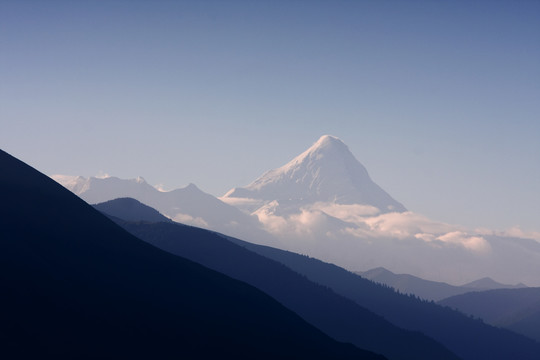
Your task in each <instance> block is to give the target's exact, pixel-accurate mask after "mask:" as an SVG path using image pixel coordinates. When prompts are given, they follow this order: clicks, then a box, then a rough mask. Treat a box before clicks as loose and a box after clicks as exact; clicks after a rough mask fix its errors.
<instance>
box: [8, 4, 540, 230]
mask: <svg viewBox="0 0 540 360" xmlns="http://www.w3.org/2000/svg"><path fill="white" fill-rule="evenodd" d="M539 18H540V3H538V2H534V1H521V2H515V1H498V2H482V1H479V2H474V3H473V4H471V3H469V2H448V3H441V2H427V1H426V2H421V1H419V2H407V3H403V2H397V1H396V2H392V1H385V2H372V1H366V2H360V1H358V2H313V1H309V2H308V1H305V2H304V1H295V2H289V1H283V2H281V1H268V2H265V1H257V2H250V1H245V2H244V1H228V2H218V1H215V2H213V1H208V2H206V1H205V2H200V1H193V2H191V1H182V2H170V1H154V2H137V1H113V2H93V3H92V4H91V3H89V2H88V3H87V2H65V1H58V2H55V1H48V2H47V3H42V2H31V1H28V2H17V1H11V2H9V1H4V2H1V3H0V44H1V46H2V51H1V52H0V76H1V79H2V81H1V82H0V146H1V147H2V149H4V150H6V151H8V152H10V153H12V154H13V155H14V156H17V157H19V158H20V159H21V160H23V161H26V162H27V163H29V164H30V165H32V166H34V167H36V168H37V169H39V170H40V171H42V172H45V173H47V174H49V175H52V174H70V175H82V176H86V177H89V176H95V175H98V174H105V173H109V174H111V175H114V176H118V177H120V178H136V177H137V176H143V177H144V178H145V179H146V181H147V182H148V183H149V184H151V185H157V184H161V185H162V186H163V187H164V188H165V189H174V188H180V187H184V186H186V185H187V184H189V183H195V184H197V186H198V187H200V188H201V189H202V190H204V191H206V192H208V193H211V194H213V195H215V196H222V195H224V194H225V193H226V192H227V191H228V190H230V189H231V188H233V187H237V186H247V185H248V184H249V183H250V182H251V181H252V180H253V179H256V178H258V177H259V176H260V175H262V174H263V172H264V171H266V170H268V169H275V168H278V167H280V166H281V165H283V164H285V163H287V162H289V161H290V160H291V159H292V157H293V156H294V155H296V154H300V153H301V152H302V151H304V150H305V149H306V148H308V147H309V146H310V145H311V144H313V142H314V141H316V140H317V139H318V138H319V137H320V136H321V135H323V134H333V135H336V136H338V137H339V138H340V139H342V140H343V141H344V143H346V144H347V145H348V147H349V149H350V151H351V153H352V154H354V156H355V157H356V158H357V159H358V160H359V161H360V162H361V163H362V164H363V165H365V167H366V168H367V169H369V175H370V177H371V178H372V179H373V181H374V182H375V183H376V184H378V185H379V186H380V187H381V188H383V189H384V190H385V191H387V192H388V194H390V195H391V196H392V197H393V199H395V200H396V201H397V202H399V203H401V204H403V205H404V206H405V207H406V208H407V209H408V210H411V211H413V212H414V213H416V214H422V215H425V216H428V217H429V218H430V219H434V220H438V221H442V222H444V223H449V224H458V225H462V226H467V227H469V228H481V227H485V228H489V229H500V230H503V229H510V228H513V227H514V226H519V227H520V228H515V229H514V230H515V231H518V230H520V229H521V230H525V231H540V227H539V225H538V215H539V214H540V142H539V141H538V138H539V136H540V102H539V101H538V99H539V98H540V67H539V66H538V64H539V63H540V43H539V42H538V34H540V21H538V19H539Z"/></svg>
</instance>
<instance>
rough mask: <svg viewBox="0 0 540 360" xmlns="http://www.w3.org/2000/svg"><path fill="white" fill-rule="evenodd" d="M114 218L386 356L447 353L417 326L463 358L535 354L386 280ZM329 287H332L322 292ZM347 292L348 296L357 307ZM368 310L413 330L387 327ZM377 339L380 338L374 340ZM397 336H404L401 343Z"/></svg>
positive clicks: (505, 334) (522, 340) (529, 344)
mask: <svg viewBox="0 0 540 360" xmlns="http://www.w3.org/2000/svg"><path fill="white" fill-rule="evenodd" d="M113 204H114V201H113V202H109V203H108V206H105V205H106V204H101V205H98V206H99V207H100V209H101V210H102V211H104V212H106V213H107V212H108V213H109V214H110V215H112V216H115V217H117V218H121V217H123V213H122V211H121V208H120V207H116V206H114V205H113ZM139 206H140V207H141V208H144V207H145V205H143V204H139ZM141 213H142V211H141ZM140 220H148V219H145V218H141V219H140ZM116 221H118V222H119V223H120V224H122V226H123V227H125V228H126V229H127V230H128V231H130V232H132V233H133V234H136V235H137V236H138V237H140V238H141V239H143V240H146V241H148V242H150V243H152V244H154V245H156V246H158V247H160V248H162V249H164V250H167V251H170V252H171V253H175V254H179V255H182V256H184V257H187V258H189V259H192V260H194V261H197V262H199V263H202V264H205V265H206V266H208V267H210V268H213V269H215V270H218V271H220V272H224V273H226V274H228V275H230V276H232V277H234V278H238V279H241V280H243V281H246V282H248V283H250V284H252V285H254V286H256V287H258V288H260V289H262V290H264V291H265V292H266V293H268V294H270V295H272V296H273V297H275V298H276V299H278V300H279V301H280V302H281V303H283V304H284V305H286V306H287V307H288V308H290V309H292V310H294V311H295V312H297V313H299V314H301V315H302V317H303V318H304V319H306V320H307V321H309V322H310V323H312V324H314V325H316V326H317V327H319V328H320V329H322V330H323V331H325V332H326V333H328V334H330V335H332V336H333V337H334V338H336V339H340V340H344V341H345V340H346V341H349V342H352V343H355V344H357V345H358V346H362V345H364V347H366V348H367V349H370V350H373V351H376V352H381V353H383V354H384V355H386V356H387V357H388V358H391V359H394V358H395V359H400V358H419V359H433V358H436V359H442V358H445V357H451V356H453V355H450V354H448V353H446V352H444V351H443V350H442V349H441V348H437V347H436V346H434V345H433V343H431V342H428V341H426V340H425V339H424V340H422V337H420V336H419V334H420V333H423V334H424V335H427V336H429V337H430V338H432V339H434V340H436V341H437V342H439V343H440V344H443V345H444V347H445V348H447V349H449V350H450V351H452V352H453V353H454V354H457V356H459V357H460V358H463V359H508V358H519V359H536V358H537V354H538V353H540V344H538V343H535V342H534V341H533V340H530V339H528V338H526V337H523V336H521V335H517V334H515V333H512V332H510V331H506V330H502V329H497V328H495V327H492V326H489V325H487V324H484V323H483V322H481V321H478V320H474V319H472V318H470V317H468V316H465V315H463V314H461V313H459V312H457V311H454V310H451V309H450V308H444V307H441V306H439V305H437V304H435V303H433V302H428V301H423V300H421V299H418V298H416V297H413V296H407V295H403V294H399V293H397V292H395V291H394V290H393V289H391V288H389V287H386V286H382V285H379V284H375V283H373V282H371V281H369V280H366V279H363V278H361V277H360V276H358V275H356V274H353V273H351V272H349V271H346V270H344V269H342V268H339V267H338V266H335V265H332V264H328V263H324V262H322V261H319V260H316V259H313V258H309V257H307V256H303V255H298V254H295V253H292V252H287V251H283V250H279V249H275V248H271V247H267V246H261V245H256V244H252V243H249V242H245V241H242V240H238V239H234V238H230V237H223V236H221V235H219V234H216V233H212V232H208V231H205V230H202V229H196V228H193V227H187V226H183V225H175V224H170V223H154V224H152V223H149V222H148V221H144V222H126V221H122V220H119V219H117V220H116ZM231 242H232V243H233V244H231ZM234 245H236V246H234ZM257 255H259V256H257ZM261 256H262V257H261ZM270 259H271V260H274V261H270ZM276 262H277V263H279V264H281V265H282V266H278V265H279V264H278V265H277V264H276ZM283 265H284V266H283ZM298 274H300V275H302V276H300V277H299V276H298ZM308 280H309V281H308ZM314 284H320V285H322V286H323V288H321V287H320V285H314ZM328 289H331V290H332V292H333V293H328ZM336 294H337V295H336ZM338 295H339V296H338ZM346 299H348V300H352V301H353V302H354V303H355V304H356V307H355V306H353V305H351V303H350V302H347V301H345V300H346ZM373 313H374V314H378V315H379V316H383V317H384V318H385V319H386V320H388V321H390V322H391V323H392V324H394V325H397V326H399V327H401V328H402V329H408V330H411V331H414V332H416V334H417V335H416V336H414V335H413V334H411V333H407V332H403V330H401V332H399V331H396V330H395V329H393V330H392V328H389V327H388V324H387V323H386V324H385V323H384V322H381V318H379V317H376V316H373ZM366 326H367V330H366ZM394 336H397V337H398V339H395V338H393V337H394ZM377 338H379V340H377ZM380 338H382V339H384V340H383V341H380ZM405 339H406V340H405ZM400 340H402V341H405V342H406V343H407V345H405V348H404V347H403V346H404V344H403V343H402V342H400ZM362 341H364V342H362ZM380 346H382V348H381V347H380ZM407 347H408V348H407ZM434 351H439V354H435V353H434ZM428 352H431V353H428Z"/></svg>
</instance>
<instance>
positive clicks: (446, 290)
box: [356, 267, 526, 301]
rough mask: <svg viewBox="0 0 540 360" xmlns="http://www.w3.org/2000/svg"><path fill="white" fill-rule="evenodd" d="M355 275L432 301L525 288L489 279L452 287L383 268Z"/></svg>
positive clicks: (521, 285) (520, 285)
mask: <svg viewBox="0 0 540 360" xmlns="http://www.w3.org/2000/svg"><path fill="white" fill-rule="evenodd" d="M356 274H358V275H360V276H362V277H363V278H366V279H368V280H371V281H374V282H377V283H381V284H385V285H388V286H391V287H393V288H394V289H396V290H398V291H399V292H401V293H404V294H414V295H416V296H419V297H420V298H422V299H426V300H433V301H439V300H442V299H445V298H448V297H450V296H455V295H460V294H465V293H467V292H471V291H482V290H491V289H503V288H522V287H526V286H525V285H523V284H518V285H505V284H501V283H498V282H496V281H494V280H493V279H490V278H483V279H479V280H476V281H473V282H471V283H468V284H465V285H462V286H454V285H450V284H447V283H444V282H438V281H429V280H424V279H422V278H419V277H416V276H413V275H409V274H394V273H393V272H391V271H389V270H387V269H385V268H383V267H378V268H375V269H371V270H368V271H364V272H356Z"/></svg>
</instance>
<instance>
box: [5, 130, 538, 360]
mask: <svg viewBox="0 0 540 360" xmlns="http://www.w3.org/2000/svg"><path fill="white" fill-rule="evenodd" d="M328 140H329V141H331V142H339V140H338V139H336V138H328V137H325V138H323V139H322V141H320V143H322V144H323V146H321V144H318V145H317V144H316V145H317V146H315V147H314V148H315V150H316V151H317V150H319V149H324V147H325V145H324V143H327V141H328ZM338 144H339V143H338ZM312 150H313V149H312ZM307 153H308V154H311V153H312V152H311V151H308V152H307ZM320 155H321V154H319V155H317V156H320ZM323 155H324V152H323ZM317 156H314V158H317ZM308 157H309V156H306V157H304V159H305V158H308ZM0 165H1V167H2V169H4V170H5V171H4V175H3V176H1V177H0V185H1V186H0V190H1V191H2V198H3V200H4V203H3V205H4V206H3V207H2V210H1V214H0V215H1V216H0V225H1V226H0V235H1V236H0V239H1V241H0V246H1V250H2V251H1V252H0V254H1V255H0V257H1V259H0V266H1V270H2V271H1V274H2V275H1V276H0V283H1V285H2V287H3V289H4V290H5V292H4V296H3V304H4V306H3V308H2V309H3V310H2V311H0V319H1V320H2V321H1V322H0V324H1V325H0V335H1V336H0V345H2V350H1V351H2V357H5V358H15V357H19V358H33V357H38V356H39V357H43V356H45V357H54V358H118V357H125V356H128V357H130V358H149V357H157V358H177V357H182V358H214V357H220V356H225V357H232V358H262V359H264V358H313V359H327V358H328V359H330V358H331V359H349V358H351V359H352V358H355V359H382V358H384V357H386V358H389V359H434V358H436V359H456V358H462V359H507V358H519V359H535V358H537V354H538V353H540V344H538V343H536V342H535V341H533V340H531V339H530V338H527V337H525V336H523V335H519V334H516V333H514V332H511V331H508V330H503V329H498V328H495V327H492V326H490V325H487V324H485V323H483V322H482V321H478V320H475V319H473V318H472V317H470V316H466V315H463V314H461V313H459V312H457V311H455V310H452V309H450V308H448V307H446V308H444V307H441V306H439V305H437V304H435V303H434V302H428V301H425V300H422V299H419V298H417V297H415V296H409V295H404V294H400V293H399V292H396V291H395V290H394V289H392V288H390V287H388V286H386V285H379V284H375V283H373V282H371V281H369V280H367V279H364V278H362V277H360V276H358V275H356V274H354V273H352V272H349V271H347V270H346V269H343V268H340V267H338V266H336V265H334V264H330V263H326V262H322V261H320V260H317V259H314V258H310V257H307V256H305V255H299V254H296V253H293V252H290V251H284V250H282V249H279V248H276V247H268V246H264V245H260V244H256V243H254V242H252V241H251V238H249V237H247V238H244V239H245V240H248V241H244V240H239V239H237V238H234V237H231V236H228V235H222V234H219V233H216V232H214V231H207V230H204V229H200V228H196V227H192V226H186V225H182V224H179V223H175V222H173V221H172V220H171V216H168V217H165V216H163V215H162V214H160V213H159V212H158V211H157V210H155V209H152V208H150V207H148V206H146V205H144V204H142V203H141V202H139V201H137V200H134V199H131V198H119V199H114V200H110V201H107V202H105V203H100V204H97V205H95V208H96V209H98V210H99V211H101V212H102V213H103V214H106V215H107V216H108V217H109V219H110V220H112V221H110V220H109V219H107V218H106V217H105V215H103V214H100V213H98V212H97V211H95V210H94V209H92V208H91V207H90V206H89V205H88V204H87V203H85V202H84V201H81V200H80V199H77V197H76V196H74V195H73V194H70V193H69V192H68V191H66V190H65V189H63V188H62V187H61V186H59V185H58V184H56V183H55V182H53V181H51V180H50V179H47V178H46V177H45V176H43V175H42V174H40V173H39V172H37V171H35V170H34V169H32V168H30V167H28V166H27V165H25V164H23V163H22V162H20V161H18V160H16V159H14V158H13V157H11V156H9V155H8V154H6V153H3V152H1V153H0ZM293 173H294V172H293ZM315 173H318V172H317V171H315ZM319 173H320V172H319ZM6 174H7V175H6ZM366 174H367V173H366ZM315 178H316V176H315ZM63 179H64V181H66V180H69V181H71V185H72V187H73V189H74V190H76V191H80V192H81V194H84V193H87V195H91V194H93V192H92V189H94V190H96V189H99V187H96V186H95V184H92V182H96V183H101V184H106V185H107V186H105V190H103V189H101V190H100V191H97V192H96V193H95V194H94V196H96V198H97V197H99V196H101V195H100V193H104V192H106V191H108V190H110V189H111V188H112V189H113V190H114V191H111V192H112V193H113V194H114V192H118V191H130V192H135V193H141V194H143V195H141V196H147V197H148V199H150V200H152V199H155V198H157V197H158V196H163V198H161V199H160V202H158V203H159V204H162V206H164V207H165V208H166V209H172V211H176V210H178V209H181V211H183V212H182V214H183V215H185V214H188V215H189V214H190V212H191V211H192V210H191V209H190V207H189V206H188V207H181V206H182V205H185V204H188V205H189V201H187V200H190V201H192V202H193V203H197V202H198V201H199V200H198V197H199V196H200V198H201V199H203V200H201V201H204V199H206V200H208V199H210V200H208V201H209V202H208V203H210V204H211V203H212V202H214V200H215V201H217V203H215V202H214V203H215V204H223V206H224V207H223V208H224V209H228V207H227V206H228V205H226V204H224V203H222V202H220V201H219V200H217V199H215V198H213V197H211V196H210V195H207V194H204V193H202V192H201V191H200V190H197V191H193V192H192V193H194V194H196V196H195V197H193V198H191V199H190V198H189V196H186V197H184V198H182V196H179V195H178V194H181V195H182V192H181V191H176V192H171V193H173V194H174V195H175V196H176V199H175V201H179V202H180V204H178V205H176V204H175V203H174V202H172V201H171V202H169V203H167V201H170V200H163V199H167V196H168V195H171V194H168V193H163V192H159V191H158V193H159V194H163V195H157V196H156V195H155V194H156V193H155V192H154V191H157V190H155V189H153V188H152V187H151V186H149V185H148V184H147V183H146V182H145V181H143V180H142V179H136V180H134V181H129V180H127V181H126V180H120V179H116V178H109V182H108V183H107V182H106V181H101V180H107V179H96V180H95V181H94V180H92V181H90V180H91V179H81V178H67V177H64V178H63ZM111 179H112V181H111ZM368 179H369V177H368ZM98 180H99V181H98ZM125 182H127V183H128V184H129V186H127V187H124V186H122V184H123V183H125ZM309 182H310V183H311V184H315V183H316V182H315V181H314V179H312V181H309ZM110 184H113V185H114V184H115V185H116V187H115V188H114V187H111V186H110ZM321 184H325V182H324V181H322V182H320V184H318V185H316V186H314V187H313V193H312V194H311V195H310V193H309V192H307V195H305V196H303V197H299V198H296V199H293V198H289V199H285V200H281V201H285V202H287V201H286V200H290V201H289V202H287V204H286V206H285V207H283V208H281V204H280V203H279V201H280V199H278V200H264V199H255V200H257V201H261V204H260V207H259V208H256V209H253V210H252V213H247V212H248V211H249V210H246V209H245V208H244V209H242V210H237V212H236V214H238V213H240V214H241V216H239V217H238V218H237V219H240V220H241V219H242V217H247V219H249V221H251V222H252V224H254V225H253V226H254V228H255V229H256V230H257V231H261V232H262V233H263V234H265V235H267V236H269V238H268V239H270V240H265V239H263V240H262V241H261V239H260V238H259V239H258V240H259V242H261V243H266V242H269V241H273V240H272V237H271V235H279V232H276V231H272V229H269V228H268V226H267V225H268V224H267V223H265V222H264V218H261V216H260V214H261V211H260V209H261V208H268V206H269V205H272V206H273V207H274V208H275V209H276V212H275V213H274V214H273V216H276V217H283V218H284V219H287V221H293V220H294V221H296V220H295V216H296V215H297V213H296V211H297V210H295V206H296V207H297V208H298V211H300V212H303V213H308V214H309V213H310V212H318V213H320V214H325V216H327V218H328V219H333V220H331V221H332V222H333V223H332V226H346V227H350V226H358V224H359V222H360V220H359V219H365V218H373V217H379V216H388V215H401V216H402V215H406V214H408V213H409V212H407V211H406V210H405V209H404V208H403V209H400V210H399V211H397V210H396V211H393V210H395V209H392V208H391V206H395V205H392V204H390V205H388V204H389V203H388V202H386V203H384V202H383V203H378V205H377V203H376V202H375V201H374V200H373V199H371V200H369V201H371V202H368V200H365V202H364V203H362V204H358V203H352V204H347V203H345V200H344V198H340V197H337V196H336V197H334V198H326V199H324V198H323V199H324V201H323V200H321V201H319V200H320V198H318V197H317V194H321V193H322V194H324V193H325V192H324V191H322V190H320V189H323V188H324V186H326V185H324V186H323V185H321ZM130 186H131V188H130ZM126 189H127V190H126ZM141 189H142V190H141ZM186 189H187V191H188V193H189V190H193V189H194V186H189V187H187V188H186ZM186 189H184V190H186ZM354 191H356V192H358V189H357V190H354ZM381 191H382V190H381ZM383 194H384V192H383ZM107 196H111V195H110V193H107ZM309 196H311V197H309ZM325 196H326V195H325ZM381 197H382V196H381ZM307 198H309V199H308V200H309V201H307V200H305V199H307ZM385 198H386V201H388V199H390V200H391V198H390V197H389V196H385ZM158 199H159V198H158ZM179 199H180V200H179ZM186 199H187V200H186ZM246 199H250V201H251V199H252V198H246ZM182 201H183V203H181V202H182ZM265 201H269V202H268V203H264V202H265ZM391 201H393V200H391ZM208 203H205V204H206V205H207V204H208ZM252 203H253V202H252ZM322 203H324V204H325V205H324V207H326V211H323V210H321V209H322V208H323V206H322V205H321V204H322ZM163 204H168V206H165V205H163ZM381 204H386V205H381ZM310 205H311V206H312V207H311V208H310ZM190 206H195V205H193V204H192V205H190ZM219 206H222V205H219ZM316 206H318V208H316V209H315V207H316ZM332 206H349V207H350V208H349V209H355V207H358V206H361V207H364V210H363V211H364V212H363V213H362V215H359V214H358V213H357V214H356V217H354V218H347V216H349V215H347V214H345V213H339V212H338V213H333V214H332V215H331V213H332V211H331V210H332ZM378 206H383V207H382V208H379V207H378ZM200 209H202V210H201V212H200V213H199V214H200V215H201V218H202V217H204V216H207V215H206V212H205V211H204V206H201V207H200ZM233 209H236V208H233ZM366 209H369V211H367V210H366ZM214 210H215V208H214ZM334 210H335V209H334ZM351 211H352V210H351ZM218 212H219V211H218ZM352 212H354V211H352ZM36 214H38V215H39V216H36ZM191 214H196V213H195V212H191ZM233 215H234V214H233ZM190 216H191V215H190ZM191 217H192V218H195V217H193V216H191ZM207 218H208V219H211V217H209V216H208V217H207ZM215 219H220V220H221V221H222V222H221V223H226V222H227V221H234V220H230V219H231V217H230V216H229V217H219V216H218V217H215ZM241 221H243V220H241ZM362 221H364V220H362ZM208 224H209V223H208V222H206V225H207V226H208ZM319 225H320V224H319ZM323 225H324V224H323ZM292 234H293V233H289V236H290V235H292ZM300 235H301V234H300V233H296V238H295V236H290V238H291V239H292V240H291V241H292V242H293V243H294V242H295V241H298V240H300V238H301V237H300ZM312 235H313V234H312ZM323 235H325V237H321V238H317V237H313V236H311V237H310V236H307V237H306V239H307V240H310V239H311V240H314V239H315V240H323V239H326V240H327V241H328V240H334V244H333V245H334V246H335V247H337V248H338V249H339V248H340V247H341V246H342V245H344V244H345V245H346V244H347V243H346V242H344V243H339V242H336V241H335V240H337V239H336V238H332V236H331V235H332V234H331V233H330V231H329V232H327V233H323ZM252 236H256V234H255V235H252ZM355 239H356V237H355ZM400 240H401V241H402V242H406V241H404V240H407V239H406V238H401V239H400ZM284 242H285V238H284V237H282V238H281V243H280V245H282V244H283V243H284ZM340 250H342V249H340ZM357 255H358V254H357ZM486 283H489V285H493V281H488V280H483V281H481V282H479V283H476V284H472V285H471V286H473V285H478V284H480V285H478V286H481V285H482V284H486ZM512 290H513V289H512ZM515 290H516V291H517V290H521V289H515ZM520 294H521V293H520ZM527 294H531V296H528V297H527V301H526V303H527V304H529V305H527V307H526V309H527V311H528V312H535V311H536V308H537V307H536V306H535V305H534V296H537V295H536V294H537V292H533V293H527ZM522 298H524V297H523V296H521V295H519V297H518V298H517V299H518V301H517V302H516V307H515V311H514V313H512V318H513V319H518V320H519V321H517V322H513V323H511V324H507V323H505V324H506V325H508V327H510V328H512V326H513V327H514V328H516V329H517V331H519V332H521V333H522V334H525V335H527V336H530V337H534V336H535V334H536V331H537V329H538V325H537V322H536V315H533V316H532V317H527V316H526V315H525V316H524V315H523V312H522V311H521V310H522V309H523V306H522V305H520V304H522V303H523V301H521V299H522ZM487 299H488V300H487V301H490V300H489V299H490V298H489V297H488V298H487ZM276 300H277V301H276ZM461 304H462V305H459V306H461V307H462V308H466V307H467V306H468V305H469V304H474V301H473V302H469V301H465V302H463V301H462V302H461ZM463 304H464V305H463ZM531 304H532V305H531ZM531 309H532V310H531ZM501 313H502V314H503V315H506V314H505V313H504V312H501ZM522 320H524V321H522ZM512 329H513V328H512ZM346 343H348V344H346ZM377 354H382V356H381V355H377Z"/></svg>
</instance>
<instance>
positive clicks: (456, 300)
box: [439, 288, 540, 341]
mask: <svg viewBox="0 0 540 360" xmlns="http://www.w3.org/2000/svg"><path fill="white" fill-rule="evenodd" d="M439 303H440V304H442V305H445V306H450V307H451V308H453V309H458V310H459V311H462V312H463V313H465V314H468V315H472V316H475V317H479V318H481V319H482V320H484V321H485V322H487V323H489V324H492V325H495V326H500V327H504V328H507V329H510V330H513V331H515V332H518V333H520V334H523V335H526V336H529V337H531V338H533V339H535V340H537V341H540V288H523V289H498V290H489V291H482V292H471V293H467V294H463V295H458V296H453V297H450V298H448V299H444V300H442V301H440V302H439Z"/></svg>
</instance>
